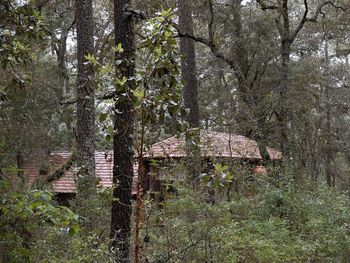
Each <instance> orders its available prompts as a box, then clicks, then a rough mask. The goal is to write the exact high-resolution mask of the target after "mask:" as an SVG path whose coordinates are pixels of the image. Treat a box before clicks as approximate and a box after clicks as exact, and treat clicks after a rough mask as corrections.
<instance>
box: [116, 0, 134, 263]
mask: <svg viewBox="0 0 350 263" xmlns="http://www.w3.org/2000/svg"><path fill="white" fill-rule="evenodd" d="M130 4H131V1H130V0H114V23H115V24H114V26H115V45H118V44H121V45H122V47H123V49H124V51H123V52H122V53H118V52H116V59H118V60H119V59H120V60H122V63H121V64H120V65H119V67H118V68H116V76H117V77H118V78H120V77H122V76H124V77H126V78H128V79H129V78H130V77H132V76H133V75H134V70H135V64H134V63H135V62H134V59H135V58H134V57H135V48H134V28H133V27H134V26H133V21H132V16H131V15H130V14H127V10H126V9H127V7H129V6H130ZM131 91H132V82H131V81H127V83H126V84H125V85H123V86H122V87H117V95H116V104H115V113H114V114H115V123H114V128H115V133H114V135H113V151H114V165H113V184H114V185H115V186H116V188H115V189H114V191H113V197H114V200H113V202H112V218H111V233H110V234H111V238H112V239H113V241H112V246H113V247H114V248H115V249H116V250H117V253H118V255H117V261H118V262H129V261H130V259H129V247H130V244H129V237H130V234H131V233H130V231H131V213H132V207H131V199H132V196H131V190H132V180H133V161H134V150H133V132H134V127H133V125H134V116H133V111H134V107H133V104H132V101H131V97H132V94H131Z"/></svg>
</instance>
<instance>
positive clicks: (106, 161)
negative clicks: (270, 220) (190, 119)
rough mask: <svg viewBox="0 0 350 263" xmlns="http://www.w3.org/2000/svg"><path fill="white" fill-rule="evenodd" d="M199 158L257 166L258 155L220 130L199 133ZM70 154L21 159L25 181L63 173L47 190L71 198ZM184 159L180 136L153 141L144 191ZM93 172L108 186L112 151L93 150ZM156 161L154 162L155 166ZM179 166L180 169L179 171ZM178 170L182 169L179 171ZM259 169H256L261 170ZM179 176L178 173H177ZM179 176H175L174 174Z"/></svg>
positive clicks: (274, 153) (273, 154) (249, 143)
mask: <svg viewBox="0 0 350 263" xmlns="http://www.w3.org/2000/svg"><path fill="white" fill-rule="evenodd" d="M199 147H200V152H201V159H202V161H204V162H207V163H211V162H214V161H232V160H236V161H238V162H241V163H244V164H247V165H252V167H254V166H256V167H260V162H261V161H262V159H263V158H262V156H261V154H260V151H259V146H258V143H257V142H256V141H254V140H252V139H249V138H247V137H245V136H242V135H235V134H230V133H223V132H202V133H201V136H200V143H199ZM266 150H267V153H268V155H269V157H270V159H271V160H272V161H276V160H279V159H281V158H282V154H281V152H280V151H278V150H276V149H273V148H270V147H266ZM71 156H72V154H71V153H69V152H55V153H52V154H51V155H50V158H49V160H43V158H32V159H31V160H30V161H27V162H25V165H24V174H25V175H26V176H27V178H28V182H29V184H34V183H35V182H37V181H38V180H39V181H40V180H42V179H43V178H46V179H47V176H48V175H52V174H53V173H54V172H55V171H58V170H62V168H64V172H63V173H62V174H60V175H59V176H58V177H57V178H54V179H52V178H51V179H49V182H51V191H52V192H54V193H56V194H57V200H58V201H59V202H60V203H63V204H65V203H67V200H69V199H71V198H74V196H75V194H76V191H77V188H76V183H75V176H76V173H77V168H76V166H75V165H74V162H72V164H70V159H71ZM185 158H186V141H185V137H184V136H182V137H181V136H180V137H177V136H173V137H170V138H168V139H166V140H163V141H160V142H158V143H155V144H153V145H152V146H151V147H150V148H149V150H148V151H147V152H146V153H145V155H144V156H143V165H144V168H145V169H144V170H145V172H144V174H143V175H141V185H142V188H143V190H144V191H147V190H160V189H161V185H162V182H163V180H164V178H166V173H169V170H168V169H167V167H168V164H169V163H171V162H173V163H179V162H180V161H181V160H185ZM95 162H96V175H97V176H98V178H99V185H100V187H102V188H108V187H112V175H113V152H112V151H97V152H96V153H95ZM156 163H157V165H155V164H156ZM177 169H178V170H177V171H175V173H177V174H178V175H182V176H185V173H184V170H183V169H182V168H181V166H179V167H178V168H177ZM179 169H180V170H179ZM181 169H182V170H181ZM261 169H262V168H259V170H261ZM137 171H138V165H137V164H135V165H134V183H133V190H132V191H133V194H135V193H136V178H137ZM180 177H181V176H180ZM177 178H179V177H177Z"/></svg>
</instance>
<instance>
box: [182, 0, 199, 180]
mask: <svg viewBox="0 0 350 263" xmlns="http://www.w3.org/2000/svg"><path fill="white" fill-rule="evenodd" d="M178 8H179V27H180V31H181V32H184V33H185V34H189V35H193V20H192V8H193V7H192V3H191V1H187V0H178ZM180 50H181V55H182V56H181V74H182V80H183V81H184V88H183V99H184V104H185V107H186V108H187V109H189V113H188V117H187V121H188V123H189V127H190V129H189V130H188V131H187V132H186V155H187V160H186V163H187V165H186V166H187V172H188V174H189V179H190V181H192V182H195V181H197V178H198V175H199V174H200V162H201V161H200V149H199V147H198V144H199V142H200V131H199V129H198V128H199V109H198V88H197V87H198V83H197V71H196V50H195V42H194V40H193V39H191V38H186V37H182V38H181V39H180Z"/></svg>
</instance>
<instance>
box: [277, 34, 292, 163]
mask: <svg viewBox="0 0 350 263" xmlns="http://www.w3.org/2000/svg"><path fill="white" fill-rule="evenodd" d="M289 61H290V42H289V40H288V39H285V38H282V39H281V69H280V75H281V82H280V88H279V122H280V129H281V137H280V145H281V151H282V153H283V156H285V157H288V156H289V138H288V115H289V113H288V96H289V90H288V86H289V85H288V84H289V80H288V79H289Z"/></svg>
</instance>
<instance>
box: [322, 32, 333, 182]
mask: <svg viewBox="0 0 350 263" xmlns="http://www.w3.org/2000/svg"><path fill="white" fill-rule="evenodd" d="M328 48H329V47H328V39H327V36H326V40H325V63H326V65H325V67H326V68H325V70H326V76H327V78H328V79H330V74H329V66H330V64H329V63H330V62H329V52H328ZM324 89H325V90H324V95H325V101H326V118H325V121H326V125H325V126H326V127H325V140H326V147H325V153H324V157H325V173H326V180H327V184H328V186H334V184H335V182H334V178H335V177H334V176H333V175H334V171H333V169H332V161H333V154H332V143H331V140H332V134H331V128H332V127H331V103H330V94H329V84H327V85H326V86H325V87H324Z"/></svg>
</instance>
